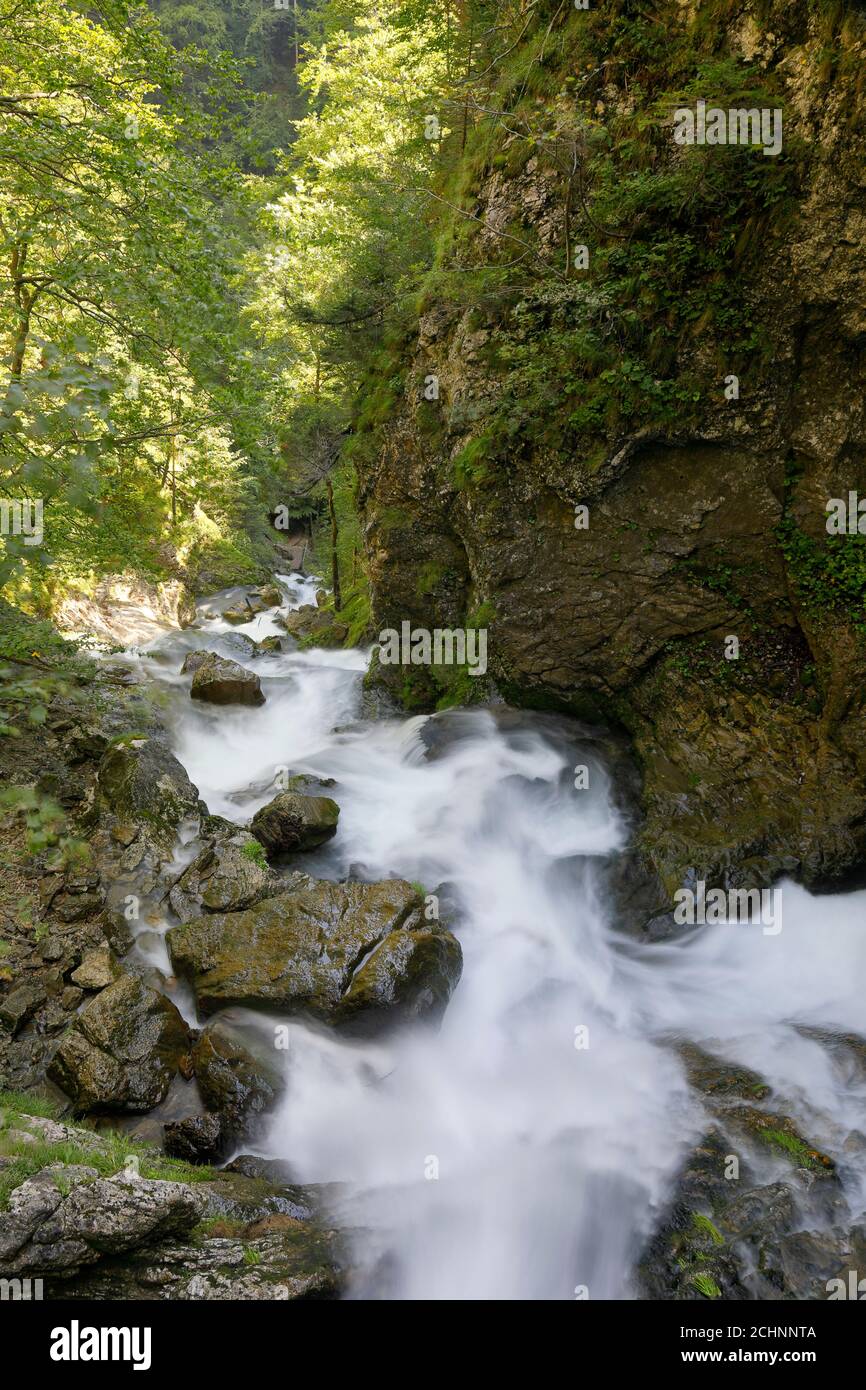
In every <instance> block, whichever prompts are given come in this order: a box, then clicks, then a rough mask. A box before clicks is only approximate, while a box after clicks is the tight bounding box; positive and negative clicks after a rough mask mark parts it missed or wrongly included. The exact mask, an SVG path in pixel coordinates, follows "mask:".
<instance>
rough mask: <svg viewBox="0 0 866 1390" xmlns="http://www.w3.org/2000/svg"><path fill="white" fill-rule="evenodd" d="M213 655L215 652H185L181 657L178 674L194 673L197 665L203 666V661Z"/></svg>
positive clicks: (190, 674)
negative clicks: (181, 662) (182, 657)
mask: <svg viewBox="0 0 866 1390" xmlns="http://www.w3.org/2000/svg"><path fill="white" fill-rule="evenodd" d="M215 655H216V653H215V652H205V651H196V652H187V654H186V656H185V657H184V659H183V665H182V666H181V668H180V674H181V675H182V676H192V675H194V674H195V672H196V671H197V670H198V668H199V666H204V664H205V662H206V661H209V660H210V658H211V657H212V656H215Z"/></svg>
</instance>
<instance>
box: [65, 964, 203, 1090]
mask: <svg viewBox="0 0 866 1390" xmlns="http://www.w3.org/2000/svg"><path fill="white" fill-rule="evenodd" d="M189 1044H190V1037H189V1029H188V1028H187V1025H186V1024H185V1023H184V1021H183V1019H182V1018H181V1016H180V1014H179V1013H178V1011H177V1009H176V1008H175V1006H174V1004H172V1002H171V1000H169V999H166V998H165V996H164V995H162V994H159V993H157V991H156V990H154V989H151V988H150V987H149V986H148V985H146V984H144V983H143V981H141V980H139V979H138V978H137V977H136V976H134V975H122V976H121V977H120V979H118V980H116V981H115V982H114V983H113V984H111V985H109V986H108V987H107V988H106V989H104V990H103V991H102V993H101V994H98V995H97V996H96V998H95V999H94V1000H93V1001H92V1002H91V1003H90V1004H88V1005H87V1007H86V1008H85V1009H84V1010H82V1012H81V1013H80V1014H78V1016H77V1017H76V1019H75V1022H74V1023H73V1024H72V1026H71V1028H70V1029H69V1030H68V1031H67V1033H66V1034H65V1035H64V1037H63V1038H62V1039H61V1042H60V1046H59V1047H58V1049H57V1052H56V1053H55V1056H54V1058H53V1060H52V1062H51V1065H50V1067H49V1071H48V1075H49V1076H50V1078H51V1080H52V1081H54V1082H56V1084H57V1085H58V1086H60V1088H61V1089H62V1090H64V1091H65V1092H66V1093H67V1095H69V1096H70V1097H71V1098H72V1100H73V1101H74V1103H75V1106H76V1109H77V1110H79V1111H80V1112H86V1111H132V1112H136V1111H143V1110H151V1109H152V1108H153V1106H155V1105H157V1104H158V1103H159V1102H160V1101H161V1100H162V1099H163V1098H164V1097H165V1094H166V1092H167V1091H168V1088H169V1085H170V1084H171V1080H172V1077H173V1076H174V1075H175V1074H176V1072H177V1070H178V1067H179V1065H180V1061H181V1058H182V1057H183V1055H184V1054H185V1053H186V1052H188V1051H189Z"/></svg>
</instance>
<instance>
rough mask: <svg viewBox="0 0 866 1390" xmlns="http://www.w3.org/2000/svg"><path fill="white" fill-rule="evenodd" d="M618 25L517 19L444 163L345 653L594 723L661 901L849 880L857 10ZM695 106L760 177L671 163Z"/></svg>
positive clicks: (856, 851)
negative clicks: (757, 141)
mask: <svg viewBox="0 0 866 1390" xmlns="http://www.w3.org/2000/svg"><path fill="white" fill-rule="evenodd" d="M564 8H567V7H564ZM640 8H641V7H638V6H634V5H631V4H628V3H621V4H618V5H617V4H613V5H607V6H604V7H603V10H604V13H601V11H599V12H598V13H596V14H592V13H590V14H586V13H581V14H574V15H568V16H562V15H559V12H558V11H557V7H556V6H550V7H547V6H544V5H542V6H540V7H539V9H540V11H543V13H540V14H539V18H538V27H537V28H536V30H535V31H534V32H533V31H531V32H529V33H527V34H526V35H525V37H524V39H523V40H522V41H521V43H520V45H519V46H518V49H517V50H516V51H515V53H514V54H512V55H511V56H510V57H508V58H505V59H503V62H502V63H501V64H500V65H499V67H498V68H496V69H495V72H494V75H493V77H492V78H490V79H488V80H489V81H490V82H491V83H492V84H493V85H492V87H490V88H487V89H485V91H486V94H485V96H484V98H483V100H482V99H481V98H480V97H479V99H478V101H477V103H476V104H477V105H478V107H479V108H480V107H481V106H482V105H484V106H485V108H486V109H487V110H490V109H494V108H495V109H496V110H498V111H501V112H502V113H504V114H503V115H502V116H501V117H491V116H489V115H487V116H484V115H480V114H479V116H478V118H477V120H476V121H475V126H474V131H473V130H470V133H469V136H468V138H467V140H466V144H465V149H464V151H463V153H462V154H457V153H453V154H452V162H453V165H454V172H453V174H452V177H451V183H450V184H449V186H448V188H447V189H446V195H447V199H448V201H450V202H451V203H452V204H453V206H454V208H456V209H459V212H450V213H449V212H446V213H445V214H444V215H443V223H442V234H441V236H440V247H441V248H442V250H441V253H440V263H439V265H438V267H437V269H436V271H435V273H434V275H433V276H432V277H431V281H430V285H429V287H428V291H427V294H426V296H425V300H424V304H423V306H422V311H421V314H420V317H419V321H418V324H417V330H416V331H415V332H414V335H413V336H412V337H411V338H410V340H409V341H408V342H403V343H401V344H398V345H397V346H396V347H395V349H394V353H393V364H392V368H391V371H390V373H386V374H387V375H388V377H389V379H388V386H387V390H388V392H390V393H391V395H392V396H393V393H394V390H395V386H394V382H395V378H396V379H397V380H398V396H397V404H396V406H392V407H391V409H390V418H389V419H388V421H387V423H386V424H384V425H380V426H377V427H376V430H377V432H376V434H375V436H374V437H373V438H371V439H370V440H368V447H366V448H363V449H360V450H359V454H360V456H361V457H362V459H363V460H365V461H363V462H362V463H361V504H362V509H363V513H364V518H365V526H366V542H367V547H368V559H369V566H370V574H371V580H372V587H373V595H374V615H375V621H376V628H377V630H378V628H379V627H384V626H399V624H400V622H401V621H403V620H406V619H408V620H410V621H411V622H412V623H414V624H418V625H423V626H425V627H430V628H432V627H436V626H442V627H450V626H458V625H460V626H462V625H465V624H467V623H470V624H471V623H476V624H478V623H482V624H483V625H484V626H486V627H487V628H488V632H489V660H490V669H491V673H492V675H493V676H494V679H495V681H496V683H497V685H498V686H499V688H500V689H501V690H502V691H503V692H504V693H505V694H506V695H507V697H508V698H509V699H511V700H513V701H515V702H517V703H523V704H530V705H533V704H534V705H539V706H547V707H555V708H561V709H565V710H570V711H573V712H575V713H578V714H582V715H585V716H589V717H602V718H605V719H610V720H614V721H616V722H619V723H621V724H623V725H624V726H625V727H626V728H627V729H628V730H629V731H630V733H631V735H632V737H633V740H634V746H635V749H636V751H637V753H638V755H639V759H640V762H641V764H642V768H643V772H644V793H643V800H644V811H645V817H644V820H643V824H642V827H641V830H640V842H641V846H642V849H643V851H644V854H645V858H646V860H647V861H648V862H649V864H650V865H651V866H652V867H653V868H654V870H655V871H656V872H657V873H658V875H659V877H660V880H661V882H662V884H663V885H664V887H665V889H666V890H667V891H668V892H671V891H672V890H673V889H674V888H676V887H677V886H678V885H679V884H680V883H682V882H683V881H684V880H686V879H688V878H689V876H690V875H695V876H697V877H698V878H705V879H707V880H709V881H712V882H716V883H725V884H727V885H730V884H740V885H746V886H752V885H755V884H760V883H765V882H768V881H770V880H772V879H773V878H774V877H776V876H778V875H779V874H780V873H792V874H794V875H795V876H797V877H800V878H801V879H802V880H803V881H804V882H806V883H807V884H809V885H812V886H828V885H830V884H831V883H839V882H842V881H845V880H850V878H851V877H852V876H856V875H859V874H860V873H861V872H862V870H863V868H864V866H866V708H864V680H863V677H864V674H866V657H864V651H866V649H864V642H863V632H864V629H866V607H864V595H866V539H864V538H863V537H861V536H858V535H856V534H855V535H844V536H839V537H831V536H830V535H828V532H827V528H826V521H827V511H826V508H827V503H828V500H829V499H831V498H842V499H847V498H848V494H849V492H851V491H855V492H858V493H859V494H860V495H861V496H864V497H866V464H864V435H866V410H864V400H866V393H864V375H866V361H864V346H866V268H864V258H863V244H864V238H866V185H864V175H863V169H864V168H866V162H864V152H866V139H864V134H866V128H864V121H863V110H864V107H863V100H862V98H861V94H860V86H861V82H862V78H861V76H860V74H861V73H862V70H863V59H864V56H866V16H864V14H863V11H862V10H861V9H860V7H859V6H855V5H853V4H847V5H843V4H839V5H831V4H823V5H818V4H815V5H810V4H806V5H797V6H790V5H787V4H784V3H781V0H772V2H771V3H766V0H765V2H764V3H758V0H746V3H738V4H731V3H719V0H714V2H713V3H696V4H684V3H679V4H677V3H660V4H659V5H658V6H657V7H656V8H657V11H658V24H654V23H652V22H650V21H649V20H648V19H646V18H645V17H641V14H640ZM558 15H559V17H557V16H558ZM548 26H549V27H548ZM701 100H703V101H706V103H707V107H708V108H711V107H718V108H722V109H724V110H727V109H729V108H733V107H737V108H739V107H743V108H760V109H762V110H763V109H767V110H780V111H781V112H782V119H783V145H782V151H781V153H780V154H779V155H777V156H772V155H770V156H768V155H765V154H764V152H763V150H762V149H761V148H759V147H734V146H731V145H727V146H718V145H716V146H710V145H705V146H698V145H693V146H682V145H678V144H677V143H676V141H675V140H674V136H673V112H674V110H675V109H676V108H683V107H689V108H691V109H693V110H697V103H698V101H701ZM455 138H456V137H455ZM467 214H468V216H467ZM449 219H450V221H449ZM580 246H585V247H586V255H585V257H584V259H585V260H586V261H587V262H588V264H587V267H586V268H585V269H584V268H582V264H581V255H580V253H579V247H580ZM522 248H524V249H522ZM458 267H460V269H459V270H458V269H457V268H458ZM467 268H468V269H467ZM432 378H435V379H436V380H435V382H434V384H433V390H432V393H431V390H430V382H431V379H432ZM733 378H736V380H733ZM437 390H438V399H437V398H435V395H436V391H437ZM431 394H432V395H433V396H434V399H429V397H430V395H431ZM374 444H375V447H374ZM581 508H586V511H585V512H584V511H581V510H580V509H581ZM855 526H856V522H855ZM864 529H866V520H864ZM731 638H736V639H737V644H738V645H737V644H733V643H731V642H730V640H729V639H731ZM395 669H396V670H397V671H398V677H399V679H398V681H397V685H398V687H399V693H400V694H401V695H402V696H403V698H404V700H406V701H407V703H410V704H411V703H415V704H424V703H427V704H433V703H435V702H436V700H437V699H438V698H439V697H440V696H441V693H442V688H443V687H442V681H441V680H440V679H439V677H440V676H441V675H442V673H437V672H435V671H434V672H432V673H431V672H428V671H421V670H419V668H416V667H409V668H403V669H400V668H393V667H391V668H387V669H386V668H380V669H379V671H378V672H376V673H374V678H376V679H381V680H389V679H390V680H391V681H392V683H393V679H394V672H395ZM468 684H469V685H473V682H468ZM474 688H477V683H474Z"/></svg>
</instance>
